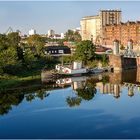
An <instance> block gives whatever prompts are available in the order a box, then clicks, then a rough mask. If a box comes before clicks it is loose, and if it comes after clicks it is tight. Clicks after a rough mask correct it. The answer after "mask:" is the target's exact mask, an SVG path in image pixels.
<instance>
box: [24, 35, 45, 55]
mask: <svg viewBox="0 0 140 140" xmlns="http://www.w3.org/2000/svg"><path fill="white" fill-rule="evenodd" d="M27 42H28V45H29V46H30V47H32V48H35V53H36V55H37V56H38V57H40V56H43V48H44V45H45V40H44V38H42V37H41V36H40V35H37V34H36V35H32V36H29V37H28V39H27Z"/></svg>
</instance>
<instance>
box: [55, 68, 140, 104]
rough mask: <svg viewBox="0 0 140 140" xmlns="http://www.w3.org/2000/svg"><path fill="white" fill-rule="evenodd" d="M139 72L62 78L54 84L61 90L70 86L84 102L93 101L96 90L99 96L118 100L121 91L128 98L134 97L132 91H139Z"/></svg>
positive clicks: (130, 71)
mask: <svg viewBox="0 0 140 140" xmlns="http://www.w3.org/2000/svg"><path fill="white" fill-rule="evenodd" d="M139 72H140V69H137V70H127V71H122V72H120V71H118V72H115V73H109V74H103V75H96V76H95V75H94V76H89V77H88V76H87V77H72V78H64V79H58V80H57V81H56V84H57V85H58V86H59V87H62V88H65V87H67V86H68V85H69V86H71V87H72V89H73V90H74V91H75V93H76V95H77V97H80V98H81V99H84V100H91V99H93V97H94V96H95V94H96V92H97V89H99V91H100V93H101V94H109V95H112V96H113V97H114V98H116V99H118V98H120V97H121V91H122V89H123V88H126V89H127V92H128V96H130V97H132V96H134V93H135V92H134V91H135V90H137V91H138V90H139V89H140V82H139V81H140V74H139ZM69 98H70V97H69ZM71 98H73V97H71ZM78 100H79V99H78ZM80 102H81V100H80ZM78 105H79V104H78ZM70 106H71V105H70Z"/></svg>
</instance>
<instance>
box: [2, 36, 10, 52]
mask: <svg viewBox="0 0 140 140" xmlns="http://www.w3.org/2000/svg"><path fill="white" fill-rule="evenodd" d="M8 45H9V42H8V38H7V36H6V35H5V34H0V51H1V50H3V49H7V48H8Z"/></svg>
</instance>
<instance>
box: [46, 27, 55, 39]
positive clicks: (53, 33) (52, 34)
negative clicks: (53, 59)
mask: <svg viewBox="0 0 140 140" xmlns="http://www.w3.org/2000/svg"><path fill="white" fill-rule="evenodd" d="M54 35H55V31H54V30H52V29H51V30H48V37H53V36H54Z"/></svg>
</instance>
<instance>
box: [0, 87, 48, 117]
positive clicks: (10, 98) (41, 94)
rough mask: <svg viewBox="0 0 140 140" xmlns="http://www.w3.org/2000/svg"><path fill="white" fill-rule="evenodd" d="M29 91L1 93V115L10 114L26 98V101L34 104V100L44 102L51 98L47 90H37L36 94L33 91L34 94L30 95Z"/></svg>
mask: <svg viewBox="0 0 140 140" xmlns="http://www.w3.org/2000/svg"><path fill="white" fill-rule="evenodd" d="M29 91H30V89H29ZM29 91H28V90H27V91H24V92H21V91H15V92H8V93H7V92H5V93H1V94H0V115H4V114H7V113H9V111H10V110H12V108H13V106H17V105H19V104H20V103H21V102H22V101H23V99H24V98H25V99H26V101H28V102H32V100H34V99H35V98H40V99H41V100H43V99H44V98H46V97H47V96H49V93H47V92H46V89H45V88H42V89H39V90H35V91H34V92H33V91H32V92H33V93H30V92H29ZM28 92H29V93H28Z"/></svg>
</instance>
